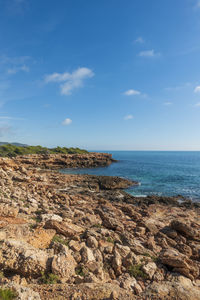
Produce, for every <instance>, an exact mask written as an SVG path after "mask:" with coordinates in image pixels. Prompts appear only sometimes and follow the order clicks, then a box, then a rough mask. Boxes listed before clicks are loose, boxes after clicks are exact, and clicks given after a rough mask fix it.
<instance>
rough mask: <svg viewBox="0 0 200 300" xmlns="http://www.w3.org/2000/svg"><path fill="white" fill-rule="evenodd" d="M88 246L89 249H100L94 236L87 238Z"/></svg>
mask: <svg viewBox="0 0 200 300" xmlns="http://www.w3.org/2000/svg"><path fill="white" fill-rule="evenodd" d="M87 246H88V247H89V248H97V247H98V241H97V240H96V239H95V237H93V236H89V237H88V238H87Z"/></svg>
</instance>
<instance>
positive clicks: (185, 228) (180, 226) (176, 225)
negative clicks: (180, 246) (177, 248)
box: [171, 220, 198, 239]
mask: <svg viewBox="0 0 200 300" xmlns="http://www.w3.org/2000/svg"><path fill="white" fill-rule="evenodd" d="M171 227H172V228H173V229H175V230H176V231H178V232H180V233H181V234H183V235H185V236H186V237H188V238H191V239H194V238H196V237H197V236H198V232H197V231H196V230H195V229H193V228H192V227H191V226H189V225H187V224H186V223H183V222H181V221H179V220H173V221H172V222H171Z"/></svg>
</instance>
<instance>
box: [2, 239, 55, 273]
mask: <svg viewBox="0 0 200 300" xmlns="http://www.w3.org/2000/svg"><path fill="white" fill-rule="evenodd" d="M0 268H1V269H3V270H7V271H10V272H13V273H15V274H19V275H21V276H24V277H27V276H30V277H33V278H37V277H40V276H41V273H42V272H46V271H49V270H50V261H49V256H48V254H47V253H46V252H45V251H42V250H38V249H36V248H34V247H32V246H31V245H29V244H28V243H26V242H23V241H18V240H7V241H5V242H4V243H3V244H2V245H1V247H0Z"/></svg>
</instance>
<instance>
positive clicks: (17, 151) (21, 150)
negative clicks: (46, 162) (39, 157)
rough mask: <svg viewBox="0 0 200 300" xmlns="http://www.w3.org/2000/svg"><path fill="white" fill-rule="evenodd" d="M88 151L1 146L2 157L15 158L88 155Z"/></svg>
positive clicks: (11, 145)
mask: <svg viewBox="0 0 200 300" xmlns="http://www.w3.org/2000/svg"><path fill="white" fill-rule="evenodd" d="M86 153H88V151H86V150H83V149H79V148H72V147H71V148H66V147H56V148H47V147H42V146H40V145H39V146H16V145H14V144H5V145H1V146H0V156H1V157H15V156H17V155H29V154H86Z"/></svg>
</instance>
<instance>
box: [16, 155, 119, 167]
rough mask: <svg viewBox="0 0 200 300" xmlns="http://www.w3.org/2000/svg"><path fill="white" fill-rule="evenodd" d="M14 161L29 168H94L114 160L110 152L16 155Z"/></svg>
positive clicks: (106, 164)
mask: <svg viewBox="0 0 200 300" xmlns="http://www.w3.org/2000/svg"><path fill="white" fill-rule="evenodd" d="M15 161H16V162H17V163H19V164H23V165H24V166H26V167H31V168H33V167H34V168H45V169H46V168H50V169H61V168H63V169H64V168H94V167H104V166H108V165H110V164H111V163H112V162H115V160H114V159H113V158H112V155H111V154H107V153H93V152H91V153H88V154H41V155H39V154H30V155H26V156H25V155H23V156H17V157H16V158H15Z"/></svg>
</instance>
